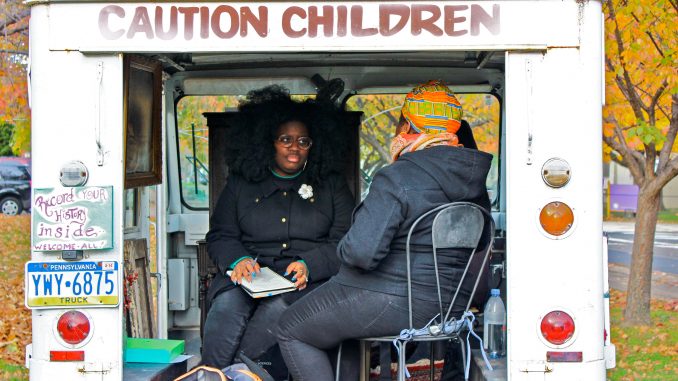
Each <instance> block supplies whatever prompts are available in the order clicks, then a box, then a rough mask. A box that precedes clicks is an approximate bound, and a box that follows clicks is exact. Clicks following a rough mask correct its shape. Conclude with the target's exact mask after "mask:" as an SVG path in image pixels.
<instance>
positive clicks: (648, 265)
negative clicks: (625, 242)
mask: <svg viewBox="0 0 678 381" xmlns="http://www.w3.org/2000/svg"><path fill="white" fill-rule="evenodd" d="M644 188H645V187H641V189H640V194H639V195H638V209H637V211H636V226H635V233H634V238H633V253H632V254H631V273H630V274H629V284H628V293H627V295H626V311H625V312H624V323H625V324H627V325H649V324H650V323H651V322H650V288H651V285H652V254H653V251H654V233H655V230H656V228H657V212H658V210H659V192H658V191H650V190H647V189H644Z"/></svg>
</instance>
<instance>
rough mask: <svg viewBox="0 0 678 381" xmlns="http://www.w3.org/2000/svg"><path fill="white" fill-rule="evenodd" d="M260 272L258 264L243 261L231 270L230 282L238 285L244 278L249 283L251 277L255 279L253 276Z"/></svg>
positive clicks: (247, 260) (252, 261)
mask: <svg viewBox="0 0 678 381" xmlns="http://www.w3.org/2000/svg"><path fill="white" fill-rule="evenodd" d="M260 270H261V268H260V267H259V264H258V263H257V262H256V261H255V260H254V259H252V258H247V259H243V260H242V261H240V262H238V264H237V265H235V267H234V268H233V272H231V281H233V283H236V284H240V283H241V282H242V278H245V279H247V281H248V282H251V281H252V277H256V275H255V274H256V273H258V272H259V271H260Z"/></svg>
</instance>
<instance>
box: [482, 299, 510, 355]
mask: <svg viewBox="0 0 678 381" xmlns="http://www.w3.org/2000/svg"><path fill="white" fill-rule="evenodd" d="M483 346H484V347H485V351H486V352H487V353H488V354H489V356H490V358H495V359H496V358H499V357H502V356H504V355H506V308H505V307H504V302H502V300H501V298H500V297H499V289H496V288H493V289H492V291H490V299H489V300H488V301H487V304H485V312H484V323H483Z"/></svg>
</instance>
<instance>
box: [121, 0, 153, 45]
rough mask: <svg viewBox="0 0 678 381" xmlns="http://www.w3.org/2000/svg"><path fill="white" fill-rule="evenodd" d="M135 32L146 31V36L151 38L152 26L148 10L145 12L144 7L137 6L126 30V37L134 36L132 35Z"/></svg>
mask: <svg viewBox="0 0 678 381" xmlns="http://www.w3.org/2000/svg"><path fill="white" fill-rule="evenodd" d="M137 33H146V38H148V39H152V38H153V27H152V26H151V19H150V18H149V17H148V12H146V7H137V9H136V11H135V12H134V18H132V22H131V23H130V26H129V30H128V31H127V38H134V35H135V34H137Z"/></svg>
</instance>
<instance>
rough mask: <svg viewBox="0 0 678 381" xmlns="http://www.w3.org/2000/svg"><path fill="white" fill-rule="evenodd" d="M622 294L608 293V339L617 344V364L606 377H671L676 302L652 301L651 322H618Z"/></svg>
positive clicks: (676, 367)
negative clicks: (642, 324)
mask: <svg viewBox="0 0 678 381" xmlns="http://www.w3.org/2000/svg"><path fill="white" fill-rule="evenodd" d="M625 298H626V295H625V294H624V293H621V292H619V291H614V290H613V291H612V293H611V299H610V303H611V309H610V318H611V321H612V336H611V339H612V342H613V343H614V344H615V345H616V347H617V367H616V368H615V369H611V370H610V371H608V380H611V381H632V380H647V381H651V380H657V381H659V380H662V381H663V380H673V379H675V377H676V374H678V361H677V360H678V302H677V301H675V300H674V301H671V302H662V301H658V300H655V301H653V302H652V312H651V318H652V324H650V325H649V326H646V327H624V326H622V325H621V322H622V313H623V307H624V305H625V300H624V299H625Z"/></svg>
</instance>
